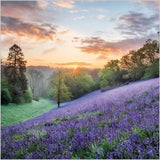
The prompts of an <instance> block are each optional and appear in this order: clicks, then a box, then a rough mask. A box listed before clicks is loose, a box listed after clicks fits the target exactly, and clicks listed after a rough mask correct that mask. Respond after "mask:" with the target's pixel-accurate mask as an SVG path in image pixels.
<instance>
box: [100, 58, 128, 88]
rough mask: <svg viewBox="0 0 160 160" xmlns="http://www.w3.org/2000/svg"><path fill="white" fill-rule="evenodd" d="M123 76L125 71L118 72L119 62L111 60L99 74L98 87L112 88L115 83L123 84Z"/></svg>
mask: <svg viewBox="0 0 160 160" xmlns="http://www.w3.org/2000/svg"><path fill="white" fill-rule="evenodd" d="M125 74H126V71H125V70H120V68H119V61H118V60H111V61H110V62H108V63H107V64H106V65H105V67H104V69H102V70H101V71H100V72H99V77H100V78H101V81H100V86H101V87H105V86H113V85H115V84H117V83H121V82H124V81H125V77H124V75H125Z"/></svg>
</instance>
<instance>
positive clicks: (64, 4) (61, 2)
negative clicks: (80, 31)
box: [53, 0, 74, 8]
mask: <svg viewBox="0 0 160 160" xmlns="http://www.w3.org/2000/svg"><path fill="white" fill-rule="evenodd" d="M53 4H55V5H56V6H58V7H64V8H73V7H74V5H73V4H74V1H72V0H67V1H65V0H58V1H55V2H53Z"/></svg>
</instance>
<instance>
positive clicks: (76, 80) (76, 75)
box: [64, 68, 94, 98]
mask: <svg viewBox="0 0 160 160" xmlns="http://www.w3.org/2000/svg"><path fill="white" fill-rule="evenodd" d="M64 83H65V84H66V86H67V87H68V88H69V90H70V91H71V93H72V95H73V98H78V97H80V96H82V95H83V94H85V93H87V92H90V91H92V88H93V85H94V82H93V79H92V77H91V76H90V75H88V74H87V73H86V72H85V71H84V70H83V69H81V68H77V69H76V70H75V71H73V72H66V73H65V75H64Z"/></svg>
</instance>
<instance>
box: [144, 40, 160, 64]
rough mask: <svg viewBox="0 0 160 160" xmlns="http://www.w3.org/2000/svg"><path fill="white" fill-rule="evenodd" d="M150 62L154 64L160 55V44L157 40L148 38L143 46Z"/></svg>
mask: <svg viewBox="0 0 160 160" xmlns="http://www.w3.org/2000/svg"><path fill="white" fill-rule="evenodd" d="M142 49H143V53H144V54H145V57H146V61H147V63H148V64H152V63H154V62H155V61H156V59H157V58H158V55H159V44H158V41H156V40H151V39H148V40H147V41H146V43H145V44H144V45H143V47H142Z"/></svg>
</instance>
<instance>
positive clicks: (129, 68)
mask: <svg viewBox="0 0 160 160" xmlns="http://www.w3.org/2000/svg"><path fill="white" fill-rule="evenodd" d="M158 53H159V46H158V42H157V41H156V40H150V39H149V40H147V41H146V43H145V44H144V45H143V46H142V47H141V48H140V49H138V50H136V51H130V52H129V53H128V54H126V55H124V56H123V57H122V58H121V59H120V60H111V61H109V62H108V63H107V64H106V65H105V66H104V68H103V69H101V70H100V69H93V70H91V69H84V68H77V69H76V70H71V69H55V70H54V71H53V70H50V71H49V72H48V73H49V74H46V70H45V71H44V72H43V71H42V69H41V68H40V69H37V68H33V67H29V68H27V67H26V61H25V60H24V55H23V53H22V49H21V48H20V47H19V46H18V45H16V44H14V45H13V46H12V47H11V48H10V49H9V55H8V58H7V63H1V68H2V72H1V74H2V81H1V100H2V104H8V103H17V104H21V103H28V102H31V101H32V99H33V100H39V97H45V98H51V99H55V100H56V102H57V104H58V107H59V106H60V103H61V102H64V101H69V100H72V99H76V98H78V97H80V96H82V95H84V94H85V93H88V92H91V91H93V90H97V89H99V88H101V90H102V91H103V90H106V89H110V88H113V87H116V86H120V85H122V84H126V83H129V82H131V81H137V80H141V79H149V78H154V77H158V76H159V57H158Z"/></svg>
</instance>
